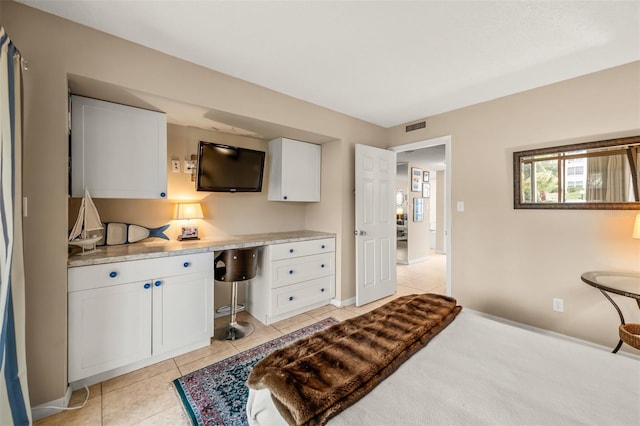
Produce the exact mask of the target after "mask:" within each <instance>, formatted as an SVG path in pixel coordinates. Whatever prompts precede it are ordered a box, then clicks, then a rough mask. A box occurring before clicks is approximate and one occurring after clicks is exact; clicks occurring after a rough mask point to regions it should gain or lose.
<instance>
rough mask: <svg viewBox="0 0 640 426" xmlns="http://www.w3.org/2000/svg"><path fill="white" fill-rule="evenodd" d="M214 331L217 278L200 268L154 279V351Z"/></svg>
mask: <svg viewBox="0 0 640 426" xmlns="http://www.w3.org/2000/svg"><path fill="white" fill-rule="evenodd" d="M212 335H213V279H212V277H211V274H209V273H205V272H200V273H194V274H187V275H179V276H174V277H167V278H161V279H157V280H154V281H153V354H154V355H157V354H160V353H163V352H168V351H171V350H173V349H177V348H180V347H182V346H186V345H188V344H192V343H194V342H198V341H203V340H206V339H208V338H210V337H211V336H212Z"/></svg>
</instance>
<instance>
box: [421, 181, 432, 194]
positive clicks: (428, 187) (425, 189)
mask: <svg viewBox="0 0 640 426" xmlns="http://www.w3.org/2000/svg"><path fill="white" fill-rule="evenodd" d="M422 196H423V197H424V198H430V197H431V184H430V183H423V184H422Z"/></svg>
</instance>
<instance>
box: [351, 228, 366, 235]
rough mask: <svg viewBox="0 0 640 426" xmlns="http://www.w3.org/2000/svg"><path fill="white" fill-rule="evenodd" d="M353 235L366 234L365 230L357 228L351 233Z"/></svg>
mask: <svg viewBox="0 0 640 426" xmlns="http://www.w3.org/2000/svg"><path fill="white" fill-rule="evenodd" d="M353 234H354V235H356V236H358V235H367V231H358V230H357V229H356V230H355V232H354V233H353Z"/></svg>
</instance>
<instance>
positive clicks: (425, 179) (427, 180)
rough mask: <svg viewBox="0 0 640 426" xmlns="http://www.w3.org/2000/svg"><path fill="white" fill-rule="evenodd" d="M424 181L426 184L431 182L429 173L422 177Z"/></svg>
mask: <svg viewBox="0 0 640 426" xmlns="http://www.w3.org/2000/svg"><path fill="white" fill-rule="evenodd" d="M422 180H423V181H425V182H429V172H424V174H423V175H422Z"/></svg>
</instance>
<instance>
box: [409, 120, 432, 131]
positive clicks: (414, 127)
mask: <svg viewBox="0 0 640 426" xmlns="http://www.w3.org/2000/svg"><path fill="white" fill-rule="evenodd" d="M425 127H427V122H426V121H420V122H419V123H413V124H409V125H407V126H406V127H405V132H412V131H414V130H418V129H424V128H425Z"/></svg>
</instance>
